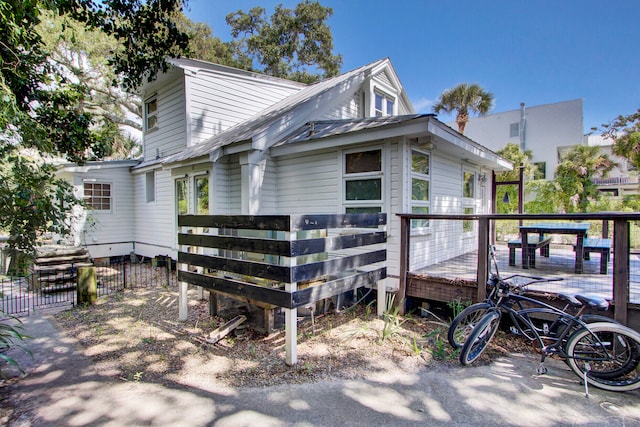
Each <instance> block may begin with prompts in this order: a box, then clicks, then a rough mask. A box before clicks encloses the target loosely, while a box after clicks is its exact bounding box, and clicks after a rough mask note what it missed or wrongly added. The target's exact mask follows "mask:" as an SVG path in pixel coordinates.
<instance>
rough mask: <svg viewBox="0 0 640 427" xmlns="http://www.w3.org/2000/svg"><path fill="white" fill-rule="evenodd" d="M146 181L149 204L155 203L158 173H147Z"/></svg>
mask: <svg viewBox="0 0 640 427" xmlns="http://www.w3.org/2000/svg"><path fill="white" fill-rule="evenodd" d="M145 181H146V182H145V185H146V186H145V190H146V195H147V203H151V202H154V201H155V200H156V172H155V171H151V172H147V173H146V175H145Z"/></svg>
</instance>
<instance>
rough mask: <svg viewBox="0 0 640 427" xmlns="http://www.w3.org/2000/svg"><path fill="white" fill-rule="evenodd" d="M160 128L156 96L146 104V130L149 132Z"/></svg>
mask: <svg viewBox="0 0 640 427" xmlns="http://www.w3.org/2000/svg"><path fill="white" fill-rule="evenodd" d="M157 126H158V99H157V98H156V97H155V96H152V97H151V98H149V99H147V100H146V101H145V102H144V130H145V131H149V130H151V129H155V128H156V127H157Z"/></svg>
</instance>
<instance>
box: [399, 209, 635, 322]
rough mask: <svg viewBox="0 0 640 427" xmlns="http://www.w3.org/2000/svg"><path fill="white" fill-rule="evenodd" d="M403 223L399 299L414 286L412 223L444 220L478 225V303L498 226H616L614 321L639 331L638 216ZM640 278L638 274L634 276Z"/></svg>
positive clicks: (427, 217) (437, 217)
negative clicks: (633, 282) (633, 287)
mask: <svg viewBox="0 0 640 427" xmlns="http://www.w3.org/2000/svg"><path fill="white" fill-rule="evenodd" d="M398 216H399V217H400V220H401V227H400V229H401V237H400V239H401V242H400V268H399V276H400V283H399V291H398V293H399V295H400V296H401V297H400V298H396V300H402V297H406V296H407V295H408V294H411V292H409V293H408V292H407V287H408V286H411V283H409V277H411V274H412V271H411V268H410V265H409V263H410V259H411V254H410V250H411V245H412V235H411V220H415V219H421V220H444V221H470V220H471V221H477V224H478V227H477V241H478V248H477V273H476V277H475V283H476V293H475V295H474V298H473V299H474V300H475V301H481V300H483V299H484V298H485V296H486V287H485V286H477V283H483V284H484V283H486V282H487V278H488V275H489V258H488V246H489V244H490V243H493V242H494V239H495V224H496V222H497V221H505V220H510V221H518V222H520V223H522V222H523V221H529V222H530V221H535V222H547V221H549V222H551V221H563V222H567V221H603V231H604V232H606V233H608V223H609V222H610V221H611V222H613V248H612V255H613V274H612V279H611V280H612V281H611V286H612V290H613V291H612V295H613V300H612V301H611V302H612V307H613V317H614V318H615V319H616V320H617V321H619V322H621V323H623V324H626V325H629V326H632V327H634V328H635V329H640V305H639V304H632V303H630V301H629V295H630V275H631V274H632V272H631V270H630V254H631V250H632V248H631V245H630V237H631V236H630V223H631V222H632V221H640V214H638V213H630V214H629V213H593V214H542V215H534V214H516V215H497V214H494V215H418V214H398ZM634 274H637V273H634Z"/></svg>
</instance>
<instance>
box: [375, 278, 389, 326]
mask: <svg viewBox="0 0 640 427" xmlns="http://www.w3.org/2000/svg"><path fill="white" fill-rule="evenodd" d="M386 281H387V279H382V280H378V297H377V301H378V304H377V307H378V317H382V316H383V315H384V310H385V309H386V308H387V307H386V306H387V290H386V288H387V287H386Z"/></svg>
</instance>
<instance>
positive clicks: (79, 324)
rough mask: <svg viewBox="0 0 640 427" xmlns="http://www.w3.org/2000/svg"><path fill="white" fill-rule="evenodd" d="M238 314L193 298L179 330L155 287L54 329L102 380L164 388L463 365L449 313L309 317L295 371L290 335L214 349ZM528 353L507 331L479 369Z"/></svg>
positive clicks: (64, 317) (363, 309)
mask: <svg viewBox="0 0 640 427" xmlns="http://www.w3.org/2000/svg"><path fill="white" fill-rule="evenodd" d="M205 295H206V293H205ZM236 310H237V308H236ZM240 310H242V307H240ZM235 314H237V312H234V310H227V311H224V310H220V315H221V316H223V317H211V316H210V315H209V308H208V301H202V300H198V298H197V293H196V291H195V290H190V291H189V318H188V320H187V321H186V322H180V321H178V320H177V317H178V294H177V290H175V289H170V288H166V287H153V288H146V289H133V290H126V291H125V292H124V293H118V294H114V295H111V296H109V297H107V298H103V299H101V300H99V302H98V303H97V304H96V305H94V306H88V307H76V308H74V309H72V310H68V311H64V312H61V313H59V314H57V315H56V321H57V322H58V323H59V324H60V325H61V327H63V328H64V329H65V330H66V331H67V332H68V333H69V334H70V335H72V336H74V337H76V338H77V339H78V340H79V341H80V343H81V344H82V346H83V347H84V349H85V354H86V355H87V356H88V357H90V358H91V359H92V360H93V361H94V362H95V364H96V367H97V369H98V370H99V371H100V372H101V373H102V374H103V375H109V376H112V377H114V378H118V379H120V380H122V381H133V382H140V381H142V382H150V383H158V384H163V385H166V386H179V385H180V384H181V379H182V378H185V377H190V378H193V377H200V378H202V379H203V380H206V381H211V382H216V383H219V384H221V385H224V386H231V387H242V386H266V385H275V384H282V383H302V382H313V381H318V380H321V379H329V378H342V379H352V378H363V377H367V376H368V375H372V374H379V373H381V372H389V371H393V370H402V371H416V370H419V369H446V368H447V367H450V366H453V365H454V364H455V365H457V364H458V361H457V352H454V351H452V349H451V347H450V346H449V344H448V342H447V337H446V333H447V324H446V322H447V321H448V320H449V319H447V318H446V317H448V316H449V314H448V313H446V312H443V311H441V312H439V314H440V316H441V317H442V318H443V319H442V320H440V319H439V318H436V317H434V316H428V317H420V316H415V315H407V316H393V313H390V315H389V316H388V317H387V321H385V320H383V319H379V318H377V316H376V315H375V303H374V304H371V305H368V306H367V305H364V304H360V305H357V306H353V307H351V308H348V309H344V310H341V311H339V312H335V311H333V312H331V313H327V314H322V315H316V316H314V317H313V319H312V318H311V317H306V318H301V319H300V321H299V325H298V346H297V355H298V363H297V364H296V365H295V366H289V365H287V364H286V363H285V338H284V330H283V329H281V330H278V331H276V332H274V333H271V334H269V335H266V336H265V335H264V334H263V333H259V332H257V331H256V330H255V328H253V327H252V326H251V325H250V324H249V325H247V324H243V325H241V327H239V328H237V329H236V330H234V331H233V332H232V333H230V334H229V335H227V336H226V337H225V338H224V339H222V340H220V341H219V342H218V343H216V344H209V343H207V342H206V339H207V337H208V336H209V334H210V333H211V332H212V331H213V330H215V329H216V328H218V327H219V326H221V325H222V324H224V323H225V322H227V321H228V320H230V319H231V318H232V317H233V316H234V315H235ZM526 349H527V347H526V345H525V344H524V343H523V342H522V341H521V340H519V339H518V337H514V336H511V335H505V334H504V333H502V332H500V333H499V334H498V336H497V338H496V339H495V340H494V342H493V343H492V345H491V347H490V348H489V349H488V351H486V352H485V354H484V355H483V359H482V360H479V361H478V362H476V363H487V362H488V361H490V360H491V359H493V358H495V357H496V356H499V355H502V354H504V353H506V352H512V351H523V350H524V351H526Z"/></svg>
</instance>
